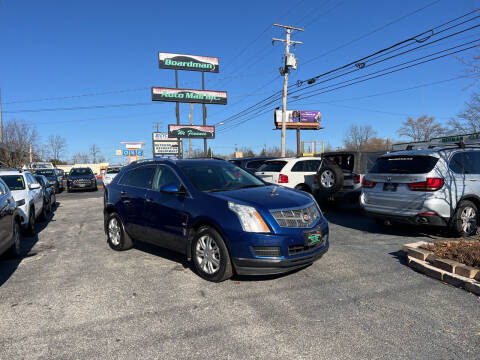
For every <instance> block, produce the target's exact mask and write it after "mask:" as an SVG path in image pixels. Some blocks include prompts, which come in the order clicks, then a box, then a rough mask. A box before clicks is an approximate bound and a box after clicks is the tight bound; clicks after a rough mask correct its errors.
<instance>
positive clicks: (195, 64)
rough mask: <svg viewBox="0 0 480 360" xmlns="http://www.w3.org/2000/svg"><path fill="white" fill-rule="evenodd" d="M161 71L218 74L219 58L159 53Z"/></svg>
mask: <svg viewBox="0 0 480 360" xmlns="http://www.w3.org/2000/svg"><path fill="white" fill-rule="evenodd" d="M158 65H159V67H160V68H161V69H173V70H190V71H205V72H214V73H218V58H216V57H209V56H198V55H185V54H172V53H162V52H161V53H158Z"/></svg>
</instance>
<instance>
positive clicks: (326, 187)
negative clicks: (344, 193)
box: [317, 164, 343, 194]
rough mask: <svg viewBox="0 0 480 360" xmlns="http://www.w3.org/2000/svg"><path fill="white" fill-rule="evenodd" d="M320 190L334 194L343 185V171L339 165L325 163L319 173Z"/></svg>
mask: <svg viewBox="0 0 480 360" xmlns="http://www.w3.org/2000/svg"><path fill="white" fill-rule="evenodd" d="M317 177H318V185H319V188H320V189H319V190H320V192H322V193H324V194H333V193H336V192H337V191H338V190H340V189H341V188H342V186H343V171H342V169H341V168H340V166H338V165H331V164H326V165H323V166H322V167H321V168H320V170H318V173H317Z"/></svg>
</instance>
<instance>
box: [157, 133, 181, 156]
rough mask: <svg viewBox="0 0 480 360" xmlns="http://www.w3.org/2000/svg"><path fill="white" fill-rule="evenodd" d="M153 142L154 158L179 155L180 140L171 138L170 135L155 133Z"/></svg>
mask: <svg viewBox="0 0 480 360" xmlns="http://www.w3.org/2000/svg"><path fill="white" fill-rule="evenodd" d="M152 141H153V156H161V155H171V154H178V139H177V138H169V137H168V133H165V132H154V133H153V134H152Z"/></svg>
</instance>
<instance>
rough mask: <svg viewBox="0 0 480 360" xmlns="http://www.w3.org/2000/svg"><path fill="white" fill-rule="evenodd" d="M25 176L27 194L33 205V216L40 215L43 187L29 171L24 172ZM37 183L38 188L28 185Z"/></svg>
mask: <svg viewBox="0 0 480 360" xmlns="http://www.w3.org/2000/svg"><path fill="white" fill-rule="evenodd" d="M25 177H26V178H27V186H28V194H29V198H30V199H31V201H33V204H34V206H35V217H38V216H39V215H40V212H41V211H42V208H43V192H42V191H43V189H42V185H40V184H39V183H38V182H37V181H36V180H35V179H34V178H33V176H32V175H31V174H30V173H26V174H25ZM33 184H38V185H39V186H40V187H39V188H38V189H30V185H33Z"/></svg>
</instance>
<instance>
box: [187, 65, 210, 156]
mask: <svg viewBox="0 0 480 360" xmlns="http://www.w3.org/2000/svg"><path fill="white" fill-rule="evenodd" d="M202 90H205V73H204V72H203V71H202ZM202 112H203V126H206V125H207V107H206V106H205V104H202ZM190 141H191V140H190ZM203 156H205V157H207V139H203Z"/></svg>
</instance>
